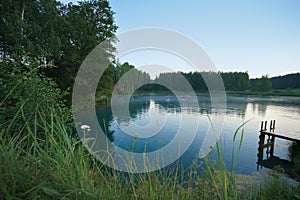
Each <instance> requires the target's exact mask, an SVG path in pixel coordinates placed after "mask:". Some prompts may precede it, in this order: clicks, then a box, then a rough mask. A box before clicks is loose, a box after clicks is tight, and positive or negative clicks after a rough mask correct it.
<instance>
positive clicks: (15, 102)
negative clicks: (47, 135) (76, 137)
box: [0, 60, 70, 139]
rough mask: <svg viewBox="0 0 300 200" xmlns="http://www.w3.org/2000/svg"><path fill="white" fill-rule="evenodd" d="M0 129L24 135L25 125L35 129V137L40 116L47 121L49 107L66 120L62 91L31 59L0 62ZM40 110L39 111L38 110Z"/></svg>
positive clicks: (40, 133)
mask: <svg viewBox="0 0 300 200" xmlns="http://www.w3.org/2000/svg"><path fill="white" fill-rule="evenodd" d="M0 69H1V70H0V87H1V88H2V92H1V93H0V129H2V131H3V130H4V131H5V133H6V134H7V135H10V136H12V135H18V134H19V135H20V136H21V138H22V137H24V136H26V133H25V132H24V130H25V127H30V128H33V129H37V130H41V131H37V133H38V135H37V138H40V139H42V138H43V137H44V136H42V135H43V133H42V132H43V131H42V129H41V126H40V125H41V120H42V119H43V120H45V121H48V122H49V121H50V120H51V113H52V111H53V110H56V111H59V110H60V115H61V117H62V119H63V120H65V121H68V119H69V116H70V114H69V113H70V112H69V109H67V107H65V106H64V103H63V97H64V94H63V93H62V92H61V90H60V89H58V87H57V85H56V83H55V82H54V81H53V80H52V79H50V78H47V77H45V76H44V75H43V74H42V73H41V72H40V66H38V65H37V64H35V63H34V62H30V61H29V62H22V63H18V62H15V61H11V60H3V61H1V62H0ZM39 110H42V111H43V112H38V111H39Z"/></svg>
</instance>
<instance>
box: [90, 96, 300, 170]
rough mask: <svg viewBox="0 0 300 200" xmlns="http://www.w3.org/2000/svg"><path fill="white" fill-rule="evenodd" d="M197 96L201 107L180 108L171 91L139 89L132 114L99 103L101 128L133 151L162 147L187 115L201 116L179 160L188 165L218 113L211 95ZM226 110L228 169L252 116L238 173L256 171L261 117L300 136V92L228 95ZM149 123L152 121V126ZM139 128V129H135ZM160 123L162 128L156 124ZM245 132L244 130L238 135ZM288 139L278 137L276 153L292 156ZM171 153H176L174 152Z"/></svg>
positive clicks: (280, 129)
mask: <svg viewBox="0 0 300 200" xmlns="http://www.w3.org/2000/svg"><path fill="white" fill-rule="evenodd" d="M180 98H184V96H183V97H180ZM186 98H187V97H186ZM197 98H198V105H199V107H198V106H196V105H194V104H190V105H189V104H186V105H185V107H181V106H180V104H179V102H178V100H177V98H176V97H175V96H174V95H171V94H143V95H141V94H137V95H133V96H131V98H130V104H129V116H127V115H124V116H123V115H120V114H119V115H113V112H112V110H111V105H105V106H103V105H102V106H97V107H96V113H97V117H98V121H99V123H100V125H101V127H102V128H103V129H104V130H105V132H106V134H107V135H108V138H109V139H110V141H111V142H112V143H113V144H114V145H116V146H118V147H119V148H121V149H124V150H131V149H132V147H133V146H134V151H136V152H152V151H156V150H159V149H160V148H162V147H164V146H165V145H167V144H168V143H170V142H171V141H172V139H173V138H174V137H175V135H176V133H177V130H178V128H179V126H180V120H187V121H188V122H189V123H194V121H195V120H196V119H197V120H199V126H198V129H197V130H196V131H197V132H196V136H195V138H194V140H193V142H192V144H191V145H190V146H189V148H188V149H187V151H185V153H184V154H183V155H182V156H181V157H180V159H179V161H180V162H181V164H182V165H183V166H184V167H188V166H190V165H191V163H192V161H193V159H194V158H195V157H196V155H198V154H199V148H200V147H201V144H202V142H203V139H204V136H205V134H206V133H207V130H208V128H209V126H210V125H211V121H210V114H211V113H212V112H216V111H212V110H211V103H210V97H209V96H208V95H197ZM222 115H224V125H223V127H222V132H221V136H220V138H219V142H220V143H221V148H222V152H223V155H224V160H225V163H226V165H227V167H228V168H229V169H230V168H231V160H232V159H231V156H232V147H233V146H234V147H235V150H237V149H238V145H239V139H238V140H237V141H236V142H235V143H233V135H234V133H235V131H236V129H237V128H238V127H239V126H240V125H242V124H243V123H244V122H247V121H248V120H249V121H248V122H247V123H246V124H245V126H244V138H243V141H242V147H241V150H240V155H239V159H238V162H237V165H236V168H235V172H236V173H242V174H251V173H253V172H255V171H257V159H258V158H257V153H258V140H259V138H258V137H259V130H260V123H261V121H266V120H267V121H268V122H269V121H270V120H276V132H278V133H289V134H294V135H300V120H299V119H300V98H299V97H277V96H276V97H275V96H274V97H261V96H250V97H247V96H227V107H226V111H225V112H222ZM150 116H152V118H151V117H150ZM153 116H154V117H153ZM149 124H151V126H150V129H149ZM135 127H140V128H139V129H134V128H135ZM141 127H142V128H141ZM143 127H145V129H143ZM157 127H161V128H160V129H157ZM124 130H127V131H128V130H132V131H131V135H128V134H126V133H125V132H126V131H124ZM144 130H145V131H144ZM151 130H153V132H152V131H151ZM189 131H192V130H189V129H188V128H186V135H187V137H186V138H187V139H190V138H189V137H188V134H189ZM240 134H241V131H240V132H239V134H238V138H239V137H240ZM133 135H134V136H133ZM148 136H149V137H148ZM289 144H290V142H289V141H286V140H282V139H278V138H276V141H275V148H274V149H275V150H274V156H278V157H280V158H282V159H289V155H288V147H289ZM265 151H266V150H265ZM172 153H176V152H170V154H172ZM210 158H211V159H216V158H217V157H216V147H214V148H213V150H212V152H211V153H210ZM259 169H260V168H259Z"/></svg>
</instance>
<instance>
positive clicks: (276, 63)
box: [62, 0, 300, 78]
mask: <svg viewBox="0 0 300 200" xmlns="http://www.w3.org/2000/svg"><path fill="white" fill-rule="evenodd" d="M62 2H70V1H68V0H64V1H62ZM73 2H76V1H75V0H73ZM109 2H110V4H111V7H112V10H113V11H114V12H115V13H116V14H115V21H116V24H117V25H118V27H119V29H118V31H117V33H121V32H124V31H128V30H131V29H136V28H143V27H161V28H167V29H171V30H175V31H178V32H180V33H183V34H185V35H186V36H188V37H190V38H192V39H193V40H195V41H196V42H197V43H198V44H199V45H200V46H201V47H202V48H204V49H205V50H206V52H207V53H208V55H209V56H210V57H211V58H212V60H213V61H214V63H215V65H216V66H217V68H218V70H220V71H246V70H247V71H248V72H249V74H250V77H251V78H256V77H260V76H261V75H264V74H269V75H270V76H271V77H272V76H275V75H284V74H287V73H291V72H299V71H300V1H298V0H280V1H279V0H270V1H261V0H251V1H250V0H246V1H214V0H212V1H202V0H185V1H183V0H148V1H142V0H126V1H125V0H109ZM130 59H132V58H130ZM132 62H133V63H134V61H132ZM179 65H180V64H179ZM177 67H178V68H180V67H182V66H177Z"/></svg>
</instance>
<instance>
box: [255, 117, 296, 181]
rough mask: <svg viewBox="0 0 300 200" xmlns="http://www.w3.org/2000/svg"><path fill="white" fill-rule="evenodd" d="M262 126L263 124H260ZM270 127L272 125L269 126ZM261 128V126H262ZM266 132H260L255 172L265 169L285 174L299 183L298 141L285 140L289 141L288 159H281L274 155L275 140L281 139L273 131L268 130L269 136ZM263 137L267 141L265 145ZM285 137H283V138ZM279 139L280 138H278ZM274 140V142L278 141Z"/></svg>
mask: <svg viewBox="0 0 300 200" xmlns="http://www.w3.org/2000/svg"><path fill="white" fill-rule="evenodd" d="M262 124H263V123H262ZM271 126H272V125H271ZM262 127H263V125H262ZM274 128H275V127H274ZM265 133H268V132H265V131H260V135H259V142H258V153H257V170H259V169H262V168H267V169H271V170H275V171H277V172H280V173H285V174H287V175H288V176H289V177H290V178H293V179H296V180H297V181H300V154H299V153H300V141H299V140H294V139H291V138H285V139H287V140H291V141H292V142H290V144H289V148H288V153H289V159H282V158H280V157H278V156H276V155H274V149H275V138H277V137H281V136H280V135H277V134H274V135H273V133H274V129H273V131H272V129H271V130H270V132H269V133H271V134H270V135H268V134H265ZM265 137H267V138H268V139H267V140H266V142H267V143H265ZM284 137H285V136H284ZM278 139H280V138H278ZM278 139H276V140H278ZM278 170H279V171H278Z"/></svg>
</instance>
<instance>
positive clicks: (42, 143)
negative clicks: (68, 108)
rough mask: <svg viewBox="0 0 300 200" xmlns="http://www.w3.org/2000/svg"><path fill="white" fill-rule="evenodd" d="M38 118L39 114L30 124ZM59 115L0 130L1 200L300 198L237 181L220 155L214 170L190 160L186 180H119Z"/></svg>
mask: <svg viewBox="0 0 300 200" xmlns="http://www.w3.org/2000/svg"><path fill="white" fill-rule="evenodd" d="M44 114H45V113H43V111H42V110H39V111H38V112H36V113H35V115H36V116H35V117H34V118H35V119H37V118H38V116H43V115H44ZM60 115H61V113H60V112H58V111H54V110H53V111H52V112H51V113H50V120H40V121H39V122H37V121H36V123H35V124H36V125H35V126H33V127H31V126H29V125H28V123H25V124H24V126H23V129H22V134H21V133H18V132H15V133H14V134H11V131H12V129H10V128H9V127H6V128H3V127H2V129H1V137H0V163H1V167H0V198H1V199H53V198H56V199H274V198H275V199H281V198H286V199H297V197H298V196H297V195H298V194H300V193H299V192H300V191H299V189H298V188H296V187H294V186H291V185H289V184H288V183H287V182H286V181H284V180H283V179H280V177H279V176H278V177H273V178H271V179H268V181H267V182H265V184H264V185H262V184H260V183H259V184H250V185H249V179H246V180H244V181H242V182H241V181H238V180H239V179H236V175H235V174H234V173H233V172H232V171H228V170H227V169H226V166H225V164H224V162H223V161H222V157H221V154H219V159H218V161H217V162H218V166H219V168H216V167H215V166H216V165H215V162H214V161H210V160H209V158H207V159H205V160H204V165H202V164H201V162H200V161H199V160H195V161H194V164H193V165H192V167H191V168H189V169H184V170H186V171H185V172H186V173H187V174H189V176H188V178H187V179H184V178H183V176H182V173H177V172H178V171H177V170H175V173H174V172H170V171H167V170H160V171H157V172H151V173H142V174H127V175H124V174H122V173H120V172H118V171H115V170H112V169H109V168H107V167H106V166H103V165H101V163H99V162H97V161H96V160H95V159H93V158H92V157H91V156H90V154H89V153H88V152H87V151H86V150H85V148H84V147H83V145H82V143H81V142H80V140H78V139H76V138H74V137H71V136H70V133H71V131H72V130H71V128H70V127H69V126H67V125H66V124H65V123H64V121H63V120H62V119H61V117H60ZM12 123H13V121H12ZM24 133H26V134H24ZM24 135H26V136H25V137H24ZM204 166H206V167H204ZM199 167H201V168H203V172H202V173H200V174H199V173H198V172H197V171H198V170H197V169H198V168H199ZM238 182H239V183H238Z"/></svg>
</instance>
